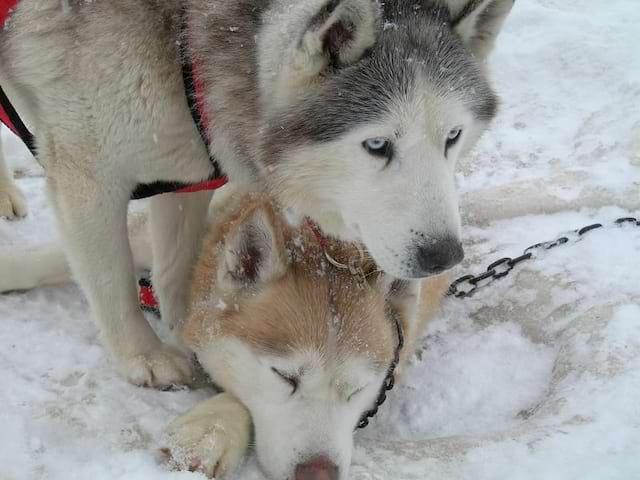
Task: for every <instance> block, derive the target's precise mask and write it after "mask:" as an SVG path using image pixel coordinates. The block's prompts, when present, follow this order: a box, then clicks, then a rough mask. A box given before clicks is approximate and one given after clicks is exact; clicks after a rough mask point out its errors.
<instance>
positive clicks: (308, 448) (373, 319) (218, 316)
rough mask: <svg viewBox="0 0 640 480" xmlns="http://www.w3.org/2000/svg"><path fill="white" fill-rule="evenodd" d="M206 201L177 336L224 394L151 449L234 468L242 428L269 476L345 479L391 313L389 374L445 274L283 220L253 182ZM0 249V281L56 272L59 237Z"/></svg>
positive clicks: (28, 283) (138, 246)
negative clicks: (398, 275) (390, 266)
mask: <svg viewBox="0 0 640 480" xmlns="http://www.w3.org/2000/svg"><path fill="white" fill-rule="evenodd" d="M217 203H218V204H219V205H214V206H213V207H212V209H211V211H212V216H213V217H214V218H215V219H216V221H215V222H211V223H209V227H208V234H207V237H206V239H205V241H204V243H203V245H202V248H201V253H200V256H199V258H198V260H197V262H196V267H195V272H194V276H193V281H192V284H191V289H190V290H191V295H190V303H189V312H190V313H189V316H188V319H187V321H186V322H185V325H184V328H183V330H182V338H183V340H184V342H185V343H186V345H187V346H188V347H189V348H190V349H191V350H192V351H194V352H195V353H196V355H197V357H198V359H199V361H200V363H201V364H202V366H203V367H204V369H205V371H206V372H207V373H208V374H209V376H210V377H211V379H212V380H213V382H214V383H215V384H216V385H218V386H219V387H220V388H221V389H222V390H223V392H224V393H220V394H218V395H216V396H214V397H213V398H211V399H209V400H206V401H204V402H202V403H201V404H199V405H197V406H195V408H193V410H191V411H190V412H189V413H187V414H186V415H184V416H182V417H180V418H178V419H177V420H175V421H174V422H173V423H172V424H171V425H170V426H169V429H168V437H167V443H166V445H167V449H166V451H165V453H167V454H168V455H169V457H170V459H171V461H172V463H173V464H174V465H176V466H178V467H182V468H191V469H197V470H200V471H202V472H204V473H205V474H207V475H209V476H214V475H216V476H220V475H224V474H227V473H229V472H231V471H233V470H234V469H235V468H236V467H237V465H238V464H239V463H240V462H241V460H242V458H243V457H244V455H245V453H246V451H247V448H248V446H249V444H250V442H251V438H252V435H255V437H254V442H255V446H256V453H257V456H258V460H259V463H260V465H261V467H262V468H263V469H264V471H265V473H266V474H267V475H268V476H269V478H273V479H276V480H283V479H292V480H314V479H315V480H325V479H326V480H337V479H340V480H343V479H346V478H347V475H348V470H349V464H350V460H351V450H352V443H353V431H354V428H355V427H356V425H357V424H358V423H359V421H360V419H361V417H362V416H363V415H364V414H365V412H367V411H368V410H369V409H371V408H372V407H373V406H374V405H375V403H376V400H377V398H378V394H379V392H380V390H381V388H382V386H383V383H384V382H385V380H386V376H387V372H388V371H389V368H390V365H391V363H392V361H393V360H394V355H395V353H396V350H397V349H398V343H399V335H398V331H397V325H399V326H400V328H401V331H402V334H403V336H404V348H403V349H402V351H401V355H400V362H399V364H398V366H397V368H396V370H395V375H396V377H397V376H399V375H401V374H402V372H403V370H404V367H405V364H406V360H407V358H408V357H410V356H411V354H412V352H413V345H414V342H415V340H416V338H418V337H419V336H420V335H421V334H422V333H423V332H424V328H425V326H426V323H427V320H428V319H429V317H430V316H432V314H433V312H434V311H435V309H436V308H437V306H438V304H439V300H440V298H441V297H442V295H443V293H444V291H445V289H446V286H447V284H448V282H447V278H446V277H443V276H440V277H431V278H430V279H427V280H422V281H421V280H412V281H398V280H392V279H390V278H389V277H387V276H386V275H384V274H383V273H381V272H380V271H379V270H378V268H377V267H376V265H375V263H374V262H373V261H372V260H371V259H370V258H369V257H368V255H367V254H366V253H365V252H363V251H362V248H361V247H360V246H359V245H357V244H345V243H339V242H336V241H333V240H329V239H321V240H319V239H318V238H317V237H316V234H315V233H314V231H313V230H312V228H311V227H310V226H308V225H307V224H302V225H299V226H292V225H291V224H290V223H289V222H288V221H287V218H286V217H285V215H284V214H283V213H282V211H281V209H279V208H278V207H277V205H276V204H275V203H274V202H273V201H272V200H271V199H270V198H269V197H267V196H265V195H256V194H243V193H236V194H230V195H223V196H221V198H220V201H219V202H217ZM220 204H221V205H222V206H220ZM144 220H145V219H144V218H143V217H142V222H141V221H140V220H139V219H138V220H136V221H134V222H130V223H132V225H131V226H132V228H131V232H132V235H131V244H132V245H133V247H134V255H135V258H136V263H137V264H138V266H139V267H140V268H150V267H151V265H150V258H149V255H148V254H147V252H148V251H149V250H148V249H149V246H148V243H149V238H148V237H149V236H148V234H147V232H146V226H145V221H144ZM5 253H6V254H0V267H2V268H3V269H4V270H3V271H8V270H12V271H13V272H14V273H15V275H13V274H12V275H10V278H11V279H12V281H13V284H9V282H8V281H7V280H4V281H3V283H2V284H1V285H0V290H2V289H4V290H9V289H11V288H14V289H15V288H31V287H35V286H37V285H40V284H46V283H59V282H61V281H69V280H70V276H69V271H68V267H67V266H66V264H65V260H64V255H63V252H62V249H61V248H59V247H51V248H47V249H44V250H40V251H37V252H30V253H25V254H19V252H15V251H14V252H5ZM20 272H28V273H24V274H22V276H21V274H20ZM27 277H28V278H27ZM253 432H254V433H253Z"/></svg>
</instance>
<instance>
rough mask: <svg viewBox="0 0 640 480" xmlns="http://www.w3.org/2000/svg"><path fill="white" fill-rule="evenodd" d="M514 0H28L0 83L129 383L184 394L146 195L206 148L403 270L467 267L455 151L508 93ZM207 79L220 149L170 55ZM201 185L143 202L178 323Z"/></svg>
mask: <svg viewBox="0 0 640 480" xmlns="http://www.w3.org/2000/svg"><path fill="white" fill-rule="evenodd" d="M513 2H514V0H411V1H404V0H390V1H385V2H380V1H376V0H296V1H292V0H209V1H204V0H94V1H91V2H87V1H84V0H21V2H20V3H19V5H18V6H17V8H16V9H15V11H14V13H13V14H12V16H11V17H10V19H9V22H8V24H7V25H6V27H5V28H4V30H3V31H1V32H0V84H1V85H2V86H3V88H4V89H5V91H6V92H7V93H8V95H9V97H10V98H12V99H13V101H14V103H15V104H16V107H17V109H18V111H19V112H20V113H21V114H22V115H23V116H24V117H26V120H27V121H28V123H30V124H31V125H32V126H33V128H34V129H35V132H36V142H37V148H38V152H39V160H40V162H41V163H42V164H43V165H44V167H45V169H46V172H47V177H48V188H49V191H50V194H51V200H52V202H53V204H54V205H55V208H56V210H57V213H58V219H59V226H60V230H61V233H62V235H63V238H64V242H65V245H66V250H67V252H68V257H69V261H70V264H71V268H72V270H73V272H74V275H75V277H76V279H77V280H78V282H79V283H80V285H81V286H82V287H83V289H84V291H85V293H86V295H87V297H88V299H89V302H90V305H91V308H92V310H93V313H94V315H95V318H96V320H97V323H98V326H99V329H100V332H101V334H102V336H103V338H104V341H105V342H106V344H107V346H108V347H109V348H110V350H111V352H112V354H113V357H114V359H115V362H116V364H117V365H118V367H119V369H120V370H121V371H122V373H123V374H124V375H125V376H126V378H128V379H129V380H130V381H131V382H133V383H136V384H146V385H150V386H165V385H169V384H184V383H188V382H189V380H190V378H191V365H190V363H189V362H188V361H187V360H186V358H184V357H183V356H182V355H181V354H180V353H179V352H178V351H176V350H174V349H172V348H169V347H168V346H166V345H164V344H163V343H162V342H161V341H160V340H159V339H158V337H157V336H156V334H155V333H154V332H153V330H152V329H151V327H150V326H149V325H148V323H147V322H146V320H145V319H144V317H143V315H142V313H141V311H140V309H139V307H138V304H137V297H136V288H135V278H134V265H133V259H132V255H131V250H130V246H129V244H128V240H127V231H126V230H127V221H126V218H127V215H126V214H127V205H128V202H129V198H130V194H131V192H132V191H133V190H134V189H135V188H136V186H137V185H140V184H147V183H151V182H155V181H179V182H197V181H199V180H202V179H204V178H207V177H208V176H209V175H210V174H211V173H212V165H211V163H210V161H209V153H211V154H213V156H214V157H215V158H216V159H217V160H218V161H219V162H220V164H221V166H222V168H223V170H224V171H225V172H226V173H227V174H228V175H229V176H230V178H231V179H232V180H233V181H234V182H235V183H242V184H245V185H246V186H249V187H250V188H253V189H263V190H269V191H270V192H272V193H273V194H274V195H275V196H276V197H277V198H278V200H279V201H280V202H281V203H283V204H284V205H286V206H288V207H289V208H290V209H291V212H292V215H291V217H292V218H298V219H302V218H304V217H310V218H311V219H313V220H314V221H315V222H316V223H317V224H318V225H319V226H320V228H321V229H322V230H323V231H324V232H325V234H327V235H329V236H333V237H337V238H340V239H344V240H358V241H362V242H363V243H364V244H365V245H366V247H367V249H368V250H369V251H370V252H371V254H372V255H373V257H374V259H375V260H376V262H377V263H378V265H379V266H380V267H381V268H382V269H383V270H384V271H385V272H387V273H388V274H391V275H394V276H396V277H399V278H418V277H426V276H429V275H432V274H436V273H440V272H442V271H444V270H446V269H448V268H450V267H452V266H453V265H455V264H456V263H458V262H459V261H460V260H461V259H462V256H463V253H462V248H461V244H460V220H459V214H458V205H457V199H456V192H455V185H454V170H455V164H456V160H457V159H458V158H459V157H460V156H461V155H463V154H464V153H465V152H467V151H468V150H469V149H470V148H471V147H472V146H473V145H474V143H475V142H476V141H477V139H478V138H479V136H480V135H481V134H482V132H483V131H484V130H485V129H486V128H487V126H488V124H489V122H490V120H491V119H492V117H493V116H494V114H495V111H496V105H497V100H496V96H495V94H494V93H493V91H492V89H491V87H490V85H489V83H488V80H487V78H486V73H485V68H484V63H485V59H486V57H487V55H488V53H489V52H490V50H491V48H492V46H493V44H494V41H495V38H496V36H497V35H498V32H499V30H500V29H501V27H502V24H503V21H504V19H505V17H506V16H507V15H508V13H509V11H510V9H511V7H512V5H513ZM184 42H186V45H187V50H188V52H189V54H190V57H191V59H192V60H193V61H194V62H195V63H196V64H197V65H198V76H199V80H200V83H201V84H202V85H203V87H204V108H205V111H204V113H205V114H206V116H208V117H209V118H210V124H209V131H208V134H209V137H210V138H211V140H212V142H211V145H210V152H207V149H206V147H205V145H204V144H203V142H202V141H201V138H200V136H199V132H198V129H197V127H196V125H195V124H194V123H193V121H192V119H191V116H190V111H189V108H188V106H187V102H186V101H185V94H184V90H183V80H182V76H181V61H180V58H179V56H180V54H179V52H180V48H179V45H180V44H182V45H184ZM208 202H209V195H208V194H203V193H199V194H190V195H163V196H159V197H156V198H154V199H153V200H152V206H151V223H152V237H153V241H154V242H153V264H154V285H155V287H156V290H157V293H158V294H159V297H160V303H161V308H162V315H163V317H164V318H165V319H166V320H167V321H168V322H169V323H170V325H172V326H178V325H179V324H180V323H181V322H182V320H183V319H184V317H185V308H186V290H187V285H188V281H187V280H188V277H189V275H190V272H191V269H192V264H193V261H194V257H195V254H196V252H197V250H198V249H197V245H198V243H199V241H200V238H201V235H202V231H203V228H204V225H205V222H204V216H205V212H206V209H207V205H208Z"/></svg>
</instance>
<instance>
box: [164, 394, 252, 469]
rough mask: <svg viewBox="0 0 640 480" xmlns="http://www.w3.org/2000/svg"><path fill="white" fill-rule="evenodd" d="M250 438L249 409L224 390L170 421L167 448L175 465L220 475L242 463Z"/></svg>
mask: <svg viewBox="0 0 640 480" xmlns="http://www.w3.org/2000/svg"><path fill="white" fill-rule="evenodd" d="M250 437H251V416H250V415H249V412H248V411H247V409H246V408H245V407H244V406H243V405H242V403H240V402H239V401H238V400H237V399H235V398H234V397H233V396H232V395H230V394H228V393H221V394H219V395H216V396H215V397H213V398H210V399H208V400H205V401H204V402H202V403H199V404H198V405H196V406H195V407H194V408H193V409H191V411H189V412H188V413H186V414H185V415H182V416H181V417H178V418H177V419H175V420H174V421H173V422H171V424H170V425H169V427H168V428H167V439H166V445H167V449H166V450H167V451H170V454H171V461H172V463H173V464H174V465H175V466H176V467H178V468H181V469H189V468H191V469H194V470H196V471H199V472H202V473H204V474H205V475H207V476H208V477H210V478H213V477H214V476H215V477H216V478H220V477H221V476H223V475H227V474H229V473H232V472H233V471H234V470H235V469H236V468H237V467H238V465H239V464H240V463H241V462H242V460H243V458H244V456H245V453H246V451H247V448H248V446H249V440H250Z"/></svg>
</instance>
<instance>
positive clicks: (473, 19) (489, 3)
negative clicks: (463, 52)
mask: <svg viewBox="0 0 640 480" xmlns="http://www.w3.org/2000/svg"><path fill="white" fill-rule="evenodd" d="M447 2H448V3H449V5H450V7H449V8H450V9H451V12H452V17H453V19H454V20H453V28H454V30H455V31H456V33H457V34H458V35H460V38H462V41H463V42H464V44H465V45H466V46H467V47H468V48H469V50H471V52H472V53H473V54H474V55H475V56H476V57H477V58H479V59H480V60H486V58H487V57H488V56H489V54H490V53H491V50H493V46H494V44H495V41H496V38H497V37H498V34H499V33H500V30H501V29H502V25H503V24H504V21H505V19H506V18H507V15H508V14H509V12H510V11H511V8H512V7H513V4H514V3H515V0H468V1H467V3H466V4H465V5H464V6H462V8H460V0H447Z"/></svg>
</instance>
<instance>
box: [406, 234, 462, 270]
mask: <svg viewBox="0 0 640 480" xmlns="http://www.w3.org/2000/svg"><path fill="white" fill-rule="evenodd" d="M416 256H417V264H418V267H419V273H420V276H425V277H426V276H429V275H437V274H439V273H442V272H444V271H446V270H449V269H450V268H451V267H453V266H455V265H457V264H458V263H460V262H461V261H462V259H463V258H464V251H463V249H462V244H461V243H460V240H458V239H456V238H453V237H445V238H440V239H436V240H432V241H430V242H428V243H425V244H423V245H420V246H419V247H418V248H417V253H416Z"/></svg>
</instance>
